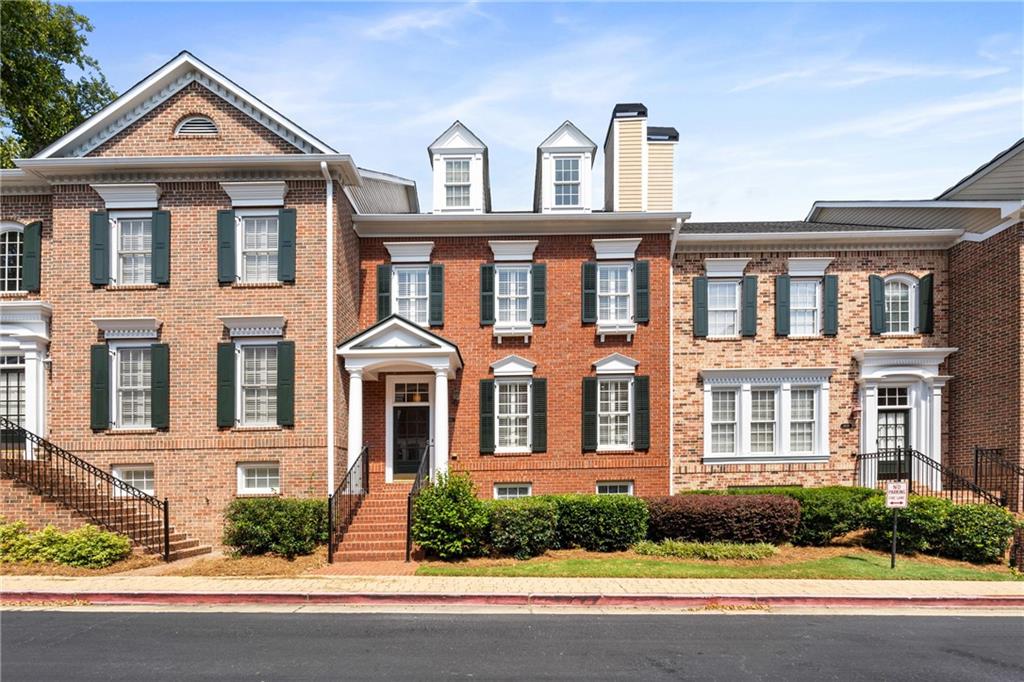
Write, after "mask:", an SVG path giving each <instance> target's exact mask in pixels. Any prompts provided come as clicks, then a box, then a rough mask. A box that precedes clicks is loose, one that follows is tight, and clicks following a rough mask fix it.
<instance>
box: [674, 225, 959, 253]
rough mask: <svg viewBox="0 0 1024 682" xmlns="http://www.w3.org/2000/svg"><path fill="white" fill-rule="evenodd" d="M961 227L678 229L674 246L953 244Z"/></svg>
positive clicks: (940, 245)
mask: <svg viewBox="0 0 1024 682" xmlns="http://www.w3.org/2000/svg"><path fill="white" fill-rule="evenodd" d="M964 232H965V231H964V230H961V229H938V230H923V229H914V228H908V229H905V230H901V229H891V228H890V229H880V230H856V231H854V230H850V231H836V232H742V233H733V234H721V233H717V234H714V233H704V234H692V233H680V234H679V236H678V238H677V241H676V244H677V246H676V249H677V250H681V249H685V248H686V247H687V246H723V247H730V248H731V247H735V246H738V245H744V244H749V245H755V244H766V243H770V244H793V245H798V244H801V243H802V244H804V245H806V244H857V245H863V244H917V245H932V246H938V247H943V248H945V247H949V246H952V245H953V244H955V243H956V242H957V240H959V239H960V238H961V237H962V236H963V235H964Z"/></svg>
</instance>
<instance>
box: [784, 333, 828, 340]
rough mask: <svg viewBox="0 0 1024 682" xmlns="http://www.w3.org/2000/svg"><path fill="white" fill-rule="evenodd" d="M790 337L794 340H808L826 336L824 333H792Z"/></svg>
mask: <svg viewBox="0 0 1024 682" xmlns="http://www.w3.org/2000/svg"><path fill="white" fill-rule="evenodd" d="M788 338H790V339H793V340H794V341H808V340H813V339H823V338H825V336H824V335H822V334H790V335H789V337H788Z"/></svg>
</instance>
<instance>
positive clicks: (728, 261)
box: [704, 258, 750, 277]
mask: <svg viewBox="0 0 1024 682" xmlns="http://www.w3.org/2000/svg"><path fill="white" fill-rule="evenodd" d="M749 262H750V259H749V258H705V259H704V274H705V275H707V276H708V277H742V276H743V271H744V270H746V269H747V263H749Z"/></svg>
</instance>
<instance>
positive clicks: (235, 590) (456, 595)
mask: <svg viewBox="0 0 1024 682" xmlns="http://www.w3.org/2000/svg"><path fill="white" fill-rule="evenodd" d="M0 600H2V601H3V602H5V603H19V602H22V603H23V602H69V601H75V602H84V603H90V604H176V605H189V604H195V605H200V604H239V605H240V604H352V605H360V604H361V605H367V604H371V605H372V604H381V605H384V604H388V605H503V606H511V605H522V606H530V605H536V606H644V607H677V608H694V607H706V606H846V607H849V606H854V607H856V606H861V607H884V608H890V607H898V606H903V605H906V606H936V607H986V608H987V607H1003V608H1014V609H1022V608H1024V582H967V581H919V580H892V581H882V580H716V579H707V580H704V579H702V580H687V579H660V578H658V579H654V578H636V579H619V578H469V577H435V576H337V575H330V576H304V577H299V578H266V579H260V578H186V577H172V576H117V575H112V576H95V577H83V578H78V577H43V576H0Z"/></svg>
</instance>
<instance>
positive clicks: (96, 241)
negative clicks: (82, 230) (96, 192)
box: [89, 211, 110, 428]
mask: <svg viewBox="0 0 1024 682" xmlns="http://www.w3.org/2000/svg"><path fill="white" fill-rule="evenodd" d="M109 249H110V218H108V217H107V212H106V211H93V212H92V213H90V214H89V281H90V282H92V283H93V284H95V285H97V286H103V285H105V284H110V252H109ZM104 428H106V427H104Z"/></svg>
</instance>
